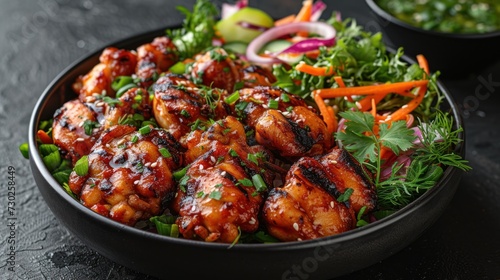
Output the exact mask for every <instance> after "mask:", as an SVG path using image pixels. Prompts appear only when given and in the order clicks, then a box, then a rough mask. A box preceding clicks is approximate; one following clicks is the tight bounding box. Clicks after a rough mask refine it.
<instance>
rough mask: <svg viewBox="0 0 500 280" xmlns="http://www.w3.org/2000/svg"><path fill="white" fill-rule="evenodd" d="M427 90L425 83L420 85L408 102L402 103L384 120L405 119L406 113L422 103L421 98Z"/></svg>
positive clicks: (422, 98)
mask: <svg viewBox="0 0 500 280" xmlns="http://www.w3.org/2000/svg"><path fill="white" fill-rule="evenodd" d="M426 92H427V84H425V85H422V86H420V88H419V89H418V92H417V96H416V97H415V98H414V99H412V100H410V102H408V104H405V105H403V106H402V107H401V108H399V109H398V110H396V111H394V112H393V113H392V114H390V115H389V116H388V117H387V118H386V119H385V122H388V121H399V120H405V119H406V115H408V114H409V113H411V112H412V111H413V110H415V109H416V108H417V107H418V105H420V103H422V100H424V96H425V93H426Z"/></svg>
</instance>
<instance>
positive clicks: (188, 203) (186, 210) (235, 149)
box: [172, 116, 272, 243]
mask: <svg viewBox="0 0 500 280" xmlns="http://www.w3.org/2000/svg"><path fill="white" fill-rule="evenodd" d="M197 139H199V142H198V144H196V145H195V146H193V147H191V149H189V150H188V152H187V158H188V160H189V159H195V160H194V161H193V162H192V163H191V164H190V165H189V168H188V170H187V172H186V175H185V177H184V178H183V179H181V183H180V187H179V189H178V190H177V195H176V198H175V200H174V201H173V204H172V208H173V210H174V212H177V213H178V214H179V218H178V219H177V224H178V225H179V231H180V233H181V234H182V235H183V236H184V237H185V238H190V239H202V240H205V241H211V242H225V243H231V242H233V241H235V240H236V238H237V237H238V235H239V231H240V230H241V232H253V231H255V230H257V229H258V227H259V218H258V216H259V211H260V208H261V205H262V203H263V201H264V194H265V193H266V192H267V189H265V190H260V189H257V188H256V186H254V185H253V183H252V178H254V177H255V176H259V177H260V178H262V180H264V182H266V185H270V184H271V183H272V173H271V172H269V171H268V170H266V169H264V168H263V167H262V165H263V162H264V160H265V157H264V154H263V153H262V154H259V155H258V156H255V157H254V159H255V160H254V161H252V160H249V156H248V155H249V154H252V155H257V154H258V153H261V152H262V151H263V150H262V148H261V147H249V146H247V144H246V139H245V131H244V129H243V126H242V125H241V123H239V122H238V121H237V120H236V118H234V117H231V116H230V117H227V118H226V119H224V120H221V121H217V122H215V123H214V124H213V125H212V126H211V127H210V128H208V130H207V131H205V132H203V134H202V135H201V136H200V137H199V138H197Z"/></svg>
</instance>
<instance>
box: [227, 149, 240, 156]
mask: <svg viewBox="0 0 500 280" xmlns="http://www.w3.org/2000/svg"><path fill="white" fill-rule="evenodd" d="M229 154H230V155H231V156H232V157H237V156H239V155H238V153H237V152H236V151H235V150H233V149H229Z"/></svg>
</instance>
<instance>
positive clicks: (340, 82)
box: [333, 76, 345, 87]
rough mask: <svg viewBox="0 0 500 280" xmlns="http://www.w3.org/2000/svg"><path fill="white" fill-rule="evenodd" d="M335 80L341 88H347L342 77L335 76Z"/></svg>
mask: <svg viewBox="0 0 500 280" xmlns="http://www.w3.org/2000/svg"><path fill="white" fill-rule="evenodd" d="M333 79H334V80H335V82H337V84H338V85H339V87H345V83H344V80H343V79H342V76H334V77H333Z"/></svg>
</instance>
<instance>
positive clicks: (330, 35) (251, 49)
mask: <svg viewBox="0 0 500 280" xmlns="http://www.w3.org/2000/svg"><path fill="white" fill-rule="evenodd" d="M300 31H305V32H308V33H314V34H318V35H320V36H322V37H323V38H324V39H325V40H332V39H333V40H335V34H336V31H335V29H334V28H333V26H331V25H329V24H327V23H324V22H319V21H318V22H294V23H289V24H285V25H281V26H276V27H273V28H271V29H269V30H267V31H265V32H264V33H262V34H260V35H259V36H257V38H255V39H254V40H252V42H250V44H249V45H248V48H247V53H246V55H247V58H248V59H249V60H250V61H253V62H256V63H261V64H272V63H279V62H281V61H280V60H279V59H278V58H276V57H263V56H260V55H259V54H258V51H259V50H260V49H261V48H262V47H263V46H264V45H265V44H266V43H268V42H270V41H272V40H274V39H277V38H280V37H282V36H285V35H289V34H293V33H297V32H300Z"/></svg>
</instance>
